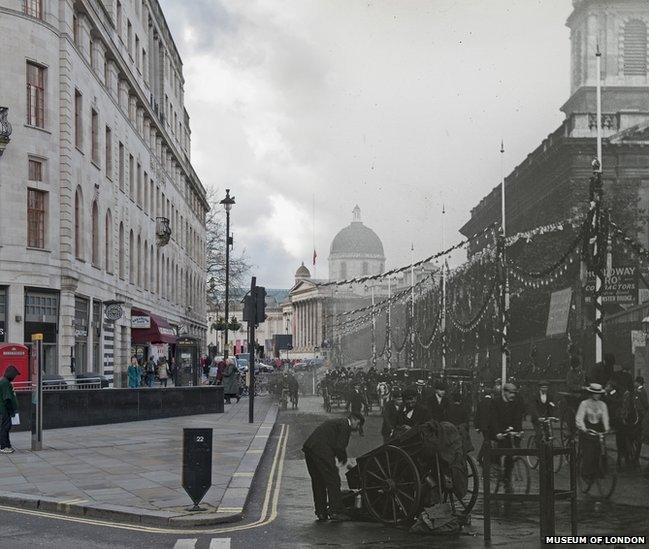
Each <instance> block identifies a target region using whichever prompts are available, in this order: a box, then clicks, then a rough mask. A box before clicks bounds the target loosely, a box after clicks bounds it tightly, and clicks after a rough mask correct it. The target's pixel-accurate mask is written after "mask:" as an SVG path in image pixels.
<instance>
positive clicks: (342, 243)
mask: <svg viewBox="0 0 649 549" xmlns="http://www.w3.org/2000/svg"><path fill="white" fill-rule="evenodd" d="M353 213H354V218H353V221H352V222H351V223H350V224H349V225H347V227H345V228H343V229H341V230H340V231H339V232H338V234H337V235H336V236H335V237H334V239H333V240H332V242H331V248H330V249H329V254H330V256H336V255H350V254H351V255H363V256H371V257H373V258H384V255H383V243H382V242H381V239H380V238H379V237H378V236H377V234H376V233H375V232H374V231H373V230H372V229H370V228H369V227H366V226H365V225H363V222H362V221H361V209H360V208H359V207H358V206H356V207H355V208H354V211H353ZM330 258H331V257H330Z"/></svg>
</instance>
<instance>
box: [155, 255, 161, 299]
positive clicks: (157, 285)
mask: <svg viewBox="0 0 649 549" xmlns="http://www.w3.org/2000/svg"><path fill="white" fill-rule="evenodd" d="M155 255H156V260H155V293H156V294H158V295H160V250H159V249H157V250H156V253H155Z"/></svg>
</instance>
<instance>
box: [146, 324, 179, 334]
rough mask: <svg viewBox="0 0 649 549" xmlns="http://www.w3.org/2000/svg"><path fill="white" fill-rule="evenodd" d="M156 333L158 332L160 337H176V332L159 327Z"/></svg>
mask: <svg viewBox="0 0 649 549" xmlns="http://www.w3.org/2000/svg"><path fill="white" fill-rule="evenodd" d="M147 327H148V326H147ZM158 331H159V332H160V333H161V334H162V335H166V336H172V337H174V336H175V335H176V330H174V329H173V328H163V327H159V328H158Z"/></svg>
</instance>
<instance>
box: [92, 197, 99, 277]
mask: <svg viewBox="0 0 649 549" xmlns="http://www.w3.org/2000/svg"><path fill="white" fill-rule="evenodd" d="M92 264H93V265H94V266H95V267H99V207H98V206H97V202H96V201H94V202H93V203H92Z"/></svg>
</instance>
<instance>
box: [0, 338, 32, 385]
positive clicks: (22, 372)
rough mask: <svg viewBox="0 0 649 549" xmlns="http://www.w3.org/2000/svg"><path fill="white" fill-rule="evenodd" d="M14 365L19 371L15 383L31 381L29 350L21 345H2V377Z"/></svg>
mask: <svg viewBox="0 0 649 549" xmlns="http://www.w3.org/2000/svg"><path fill="white" fill-rule="evenodd" d="M10 364H12V365H13V366H15V367H16V369H17V370H18V375H17V376H16V378H15V379H14V381H29V349H28V348H27V347H25V346H24V345H20V344H19V343H0V376H1V375H4V372H5V370H6V369H7V366H9V365H10Z"/></svg>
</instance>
